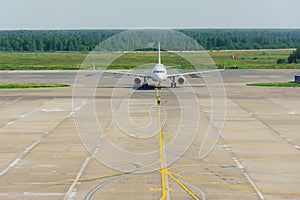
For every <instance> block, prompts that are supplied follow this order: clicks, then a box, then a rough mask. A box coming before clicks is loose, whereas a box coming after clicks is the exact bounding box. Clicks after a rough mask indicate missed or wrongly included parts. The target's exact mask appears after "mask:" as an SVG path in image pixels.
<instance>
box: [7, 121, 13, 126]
mask: <svg viewBox="0 0 300 200" xmlns="http://www.w3.org/2000/svg"><path fill="white" fill-rule="evenodd" d="M13 123H15V122H7V123H6V126H9V125H12V124H13Z"/></svg>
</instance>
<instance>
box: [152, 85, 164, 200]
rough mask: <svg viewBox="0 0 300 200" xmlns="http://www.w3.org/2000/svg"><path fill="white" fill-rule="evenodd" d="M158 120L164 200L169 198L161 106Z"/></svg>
mask: <svg viewBox="0 0 300 200" xmlns="http://www.w3.org/2000/svg"><path fill="white" fill-rule="evenodd" d="M155 90H156V96H159V92H158V89H157V88H155ZM157 119H158V129H159V151H160V166H161V170H160V173H161V189H162V195H161V198H160V199H161V200H164V199H165V198H166V197H167V187H166V169H165V154H164V149H163V148H164V145H163V132H162V127H161V118H160V105H157Z"/></svg>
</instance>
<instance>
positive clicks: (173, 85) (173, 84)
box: [171, 76, 177, 88]
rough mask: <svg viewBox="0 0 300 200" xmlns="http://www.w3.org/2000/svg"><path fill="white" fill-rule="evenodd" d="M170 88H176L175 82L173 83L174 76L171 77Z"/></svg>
mask: <svg viewBox="0 0 300 200" xmlns="http://www.w3.org/2000/svg"><path fill="white" fill-rule="evenodd" d="M171 81H172V82H171V87H174V88H175V87H177V84H176V81H175V76H173V77H172V78H171Z"/></svg>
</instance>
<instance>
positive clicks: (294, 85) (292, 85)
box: [247, 82, 300, 87]
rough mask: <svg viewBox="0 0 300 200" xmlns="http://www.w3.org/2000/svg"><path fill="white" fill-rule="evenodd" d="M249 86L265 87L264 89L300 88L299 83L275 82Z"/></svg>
mask: <svg viewBox="0 0 300 200" xmlns="http://www.w3.org/2000/svg"><path fill="white" fill-rule="evenodd" d="M247 85H248V86H264V87H300V83H297V82H275V83H252V84H247Z"/></svg>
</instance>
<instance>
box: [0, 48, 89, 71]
mask: <svg viewBox="0 0 300 200" xmlns="http://www.w3.org/2000/svg"><path fill="white" fill-rule="evenodd" d="M86 55H87V53H76V52H53V53H45V52H41V53H24V52H0V70H77V69H79V68H80V65H81V63H82V62H83V60H84V59H85V57H86Z"/></svg>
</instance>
